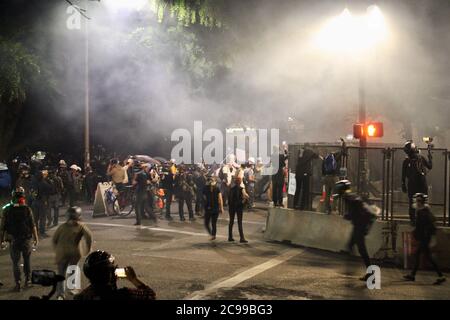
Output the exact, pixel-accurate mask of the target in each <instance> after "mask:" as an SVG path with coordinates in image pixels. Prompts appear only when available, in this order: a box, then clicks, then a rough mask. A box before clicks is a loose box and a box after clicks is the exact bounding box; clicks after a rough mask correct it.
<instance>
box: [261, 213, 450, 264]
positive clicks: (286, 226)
mask: <svg viewBox="0 0 450 320" xmlns="http://www.w3.org/2000/svg"><path fill="white" fill-rule="evenodd" d="M352 228H353V226H352V225H351V223H350V222H349V221H347V220H345V219H343V218H342V217H341V216H338V215H328V214H324V213H320V212H310V211H299V210H292V209H284V208H269V210H268V216H267V222H266V230H265V232H264V238H265V239H266V240H274V241H289V242H291V243H292V244H296V245H301V246H304V247H310V248H316V249H322V250H328V251H333V252H340V251H343V250H346V249H347V244H348V241H349V239H350V235H351V231H352ZM412 230H413V228H412V227H411V226H409V225H407V224H399V223H398V222H390V221H380V220H378V221H376V222H375V223H374V224H373V226H372V228H371V229H370V232H369V234H368V236H367V238H366V246H367V251H368V253H369V256H370V257H371V258H376V259H383V258H391V259H394V260H395V261H397V262H398V264H399V265H402V266H403V265H404V262H405V259H404V258H405V253H404V252H410V251H411V250H407V251H405V249H408V248H404V245H405V243H404V241H403V237H404V236H402V234H406V233H410V232H411V231H412ZM413 245H414V244H413ZM354 251H355V254H358V253H357V250H356V248H355V250H354ZM432 252H433V254H434V257H435V258H436V261H437V263H438V264H439V266H440V267H441V268H442V269H444V270H445V269H447V270H448V269H449V267H450V228H442V227H440V228H438V231H437V234H436V239H435V241H433V243H432ZM412 254H414V250H412ZM411 261H412V259H411V257H409V258H408V259H407V267H408V268H410V267H411Z"/></svg>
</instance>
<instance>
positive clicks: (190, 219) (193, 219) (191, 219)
mask: <svg viewBox="0 0 450 320" xmlns="http://www.w3.org/2000/svg"><path fill="white" fill-rule="evenodd" d="M195 220H197V219H195V218H194V217H192V218H189V221H195Z"/></svg>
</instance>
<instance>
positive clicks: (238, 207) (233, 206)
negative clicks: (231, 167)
mask: <svg viewBox="0 0 450 320" xmlns="http://www.w3.org/2000/svg"><path fill="white" fill-rule="evenodd" d="M241 184H242V178H241V177H236V178H235V184H234V186H233V187H232V188H231V189H230V193H229V196H228V213H229V214H230V223H229V225H228V241H234V239H233V224H234V218H235V216H237V220H238V228H239V236H240V238H241V239H240V242H241V243H247V242H248V241H247V240H245V237H244V230H243V227H242V215H243V211H244V206H245V201H246V200H247V199H248V198H249V197H248V195H247V193H246V192H245V188H243V187H242V186H241Z"/></svg>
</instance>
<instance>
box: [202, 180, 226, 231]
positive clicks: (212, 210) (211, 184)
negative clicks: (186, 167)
mask: <svg viewBox="0 0 450 320" xmlns="http://www.w3.org/2000/svg"><path fill="white" fill-rule="evenodd" d="M202 193H203V203H204V206H205V221H204V222H205V227H206V230H208V233H209V234H210V235H211V240H215V239H216V233H217V219H218V218H219V214H220V213H223V201H222V193H221V192H220V189H219V187H218V186H217V182H216V179H214V178H213V177H208V180H207V183H206V185H205V186H204V187H203V190H202Z"/></svg>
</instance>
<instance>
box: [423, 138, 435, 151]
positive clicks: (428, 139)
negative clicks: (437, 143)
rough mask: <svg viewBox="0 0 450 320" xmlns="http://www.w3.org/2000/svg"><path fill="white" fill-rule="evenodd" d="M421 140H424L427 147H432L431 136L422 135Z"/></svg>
mask: <svg viewBox="0 0 450 320" xmlns="http://www.w3.org/2000/svg"><path fill="white" fill-rule="evenodd" d="M422 141H423V142H425V143H426V144H427V145H428V149H431V148H433V147H434V144H433V137H423V138H422Z"/></svg>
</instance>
